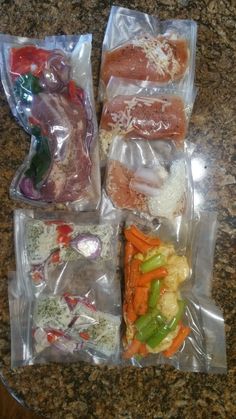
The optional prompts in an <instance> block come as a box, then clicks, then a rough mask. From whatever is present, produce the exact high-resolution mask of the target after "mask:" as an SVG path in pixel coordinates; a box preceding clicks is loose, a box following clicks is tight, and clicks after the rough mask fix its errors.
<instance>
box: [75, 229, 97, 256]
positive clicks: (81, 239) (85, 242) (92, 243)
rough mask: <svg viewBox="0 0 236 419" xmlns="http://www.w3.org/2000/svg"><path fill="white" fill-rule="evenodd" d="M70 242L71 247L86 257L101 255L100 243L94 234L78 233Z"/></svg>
mask: <svg viewBox="0 0 236 419" xmlns="http://www.w3.org/2000/svg"><path fill="white" fill-rule="evenodd" d="M70 244H71V247H73V249H75V250H77V252H79V253H80V254H81V255H83V256H84V257H86V258H88V259H97V258H99V257H100V256H101V252H102V243H101V240H100V238H99V237H98V236H95V235H94V234H79V235H78V236H77V237H75V238H74V239H73V240H72V241H71V243H70Z"/></svg>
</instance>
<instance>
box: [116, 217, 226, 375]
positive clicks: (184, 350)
mask: <svg viewBox="0 0 236 419" xmlns="http://www.w3.org/2000/svg"><path fill="white" fill-rule="evenodd" d="M131 218H132V217H131ZM213 218H214V216H213V217H212V215H209V214H208V215H206V214H203V215H202V217H200V219H199V220H198V222H196V225H195V228H194V229H193V237H194V239H193V241H192V243H190V245H189V246H190V247H191V250H190V247H189V249H185V251H184V252H183V249H182V251H180V247H179V245H178V243H176V246H174V244H173V242H171V241H170V240H169V238H166V239H165V238H164V234H163V233H164V231H163V230H162V227H161V226H160V225H159V226H158V228H155V227H154V226H152V230H151V228H149V230H148V228H147V223H145V225H142V222H141V224H138V223H137V220H135V221H136V222H135V221H131V222H128V223H127V226H126V227H125V229H124V238H125V249H124V290H123V318H124V322H125V333H124V335H123V348H124V350H123V354H122V357H123V362H124V363H125V364H129V363H131V364H132V365H136V366H146V365H156V364H163V363H167V364H171V365H174V366H175V367H177V368H179V369H182V370H189V371H213V372H214V371H217V372H224V371H225V368H226V360H225V346H224V345H225V340H224V326H223V318H222V316H221V314H220V312H219V310H218V309H217V308H216V307H215V306H214V304H213V302H212V301H211V300H210V298H209V295H207V292H206V288H205V289H204V286H205V285H206V284H204V285H203V287H202V289H201V292H199V290H200V288H201V287H200V284H201V283H203V281H204V279H205V280H206V282H207V281H209V276H210V270H211V260H210V259H211V258H210V255H211V256H212V252H211V249H212V246H213V248H214V242H211V240H209V241H208V242H207V234H208V233H210V232H211V233H212V231H214V229H215V220H214V219H213ZM207 223H208V225H207ZM149 227H151V226H149ZM209 237H211V239H212V238H213V236H212V234H210V235H209V236H208V238H209ZM199 241H201V242H202V246H203V248H204V249H205V252H206V253H205V256H206V255H208V254H209V259H208V260H203V254H202V252H201V255H200V257H201V260H199V255H198V260H197V264H196V265H195V267H194V266H193V263H192V260H194V259H193V258H194V254H195V251H196V248H197V247H198V244H197V243H199ZM207 271H208V273H209V275H208V278H206V272H207ZM202 272H204V274H205V278H203V277H200V278H199V276H201V275H202ZM208 285H209V282H208ZM216 341H218V342H221V343H220V345H221V352H220V353H219V348H215V347H214V345H212V343H213V342H214V343H216Z"/></svg>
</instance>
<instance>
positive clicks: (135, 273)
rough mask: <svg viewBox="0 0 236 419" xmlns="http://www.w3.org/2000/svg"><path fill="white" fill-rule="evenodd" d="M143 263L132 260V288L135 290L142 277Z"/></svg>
mask: <svg viewBox="0 0 236 419" xmlns="http://www.w3.org/2000/svg"><path fill="white" fill-rule="evenodd" d="M140 264H141V261H140V260H139V259H132V261H131V263H130V287H131V288H134V287H135V286H136V285H137V282H138V280H139V277H140V272H139V266H140Z"/></svg>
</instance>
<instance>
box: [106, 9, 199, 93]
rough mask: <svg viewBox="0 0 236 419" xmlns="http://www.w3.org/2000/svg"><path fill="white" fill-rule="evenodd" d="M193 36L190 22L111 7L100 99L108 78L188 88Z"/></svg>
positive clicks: (193, 48) (189, 85)
mask: <svg viewBox="0 0 236 419" xmlns="http://www.w3.org/2000/svg"><path fill="white" fill-rule="evenodd" d="M196 36H197V24H196V23H195V22H194V21H193V20H184V19H182V20H166V21H160V20H159V19H158V18H157V17H155V16H151V15H148V14H146V13H141V12H139V11H135V10H130V9H126V8H124V7H117V6H113V7H112V8H111V13H110V16H109V20H108V24H107V28H106V32H105V36H104V40H103V52H102V62H101V73H100V89H99V91H100V99H101V100H103V99H104V96H105V94H106V93H105V92H106V86H107V84H108V82H109V79H110V77H111V76H115V77H125V78H130V79H133V80H146V81H152V82H155V83H159V84H160V85H163V84H164V85H165V84H171V85H180V86H181V87H183V86H187V88H189V87H191V86H192V85H193V81H194V68H195V51H196Z"/></svg>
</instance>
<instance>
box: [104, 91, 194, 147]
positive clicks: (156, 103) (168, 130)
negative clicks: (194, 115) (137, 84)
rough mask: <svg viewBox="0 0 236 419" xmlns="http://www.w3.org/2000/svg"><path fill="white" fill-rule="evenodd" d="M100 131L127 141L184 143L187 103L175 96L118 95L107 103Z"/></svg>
mask: <svg viewBox="0 0 236 419" xmlns="http://www.w3.org/2000/svg"><path fill="white" fill-rule="evenodd" d="M100 128H101V129H104V130H106V131H111V130H114V131H115V132H116V133H119V134H122V135H124V136H125V137H126V138H142V139H148V140H167V139H171V140H175V141H183V140H184V138H185V134H186V129H187V121H186V115H185V110H184V102H183V100H182V99H181V97H179V96H173V95H171V96H170V95H165V96H163V95H162V96H158V97H152V96H146V97H142V96H131V95H130V96H121V95H118V96H116V97H115V98H114V99H112V100H109V101H107V102H106V103H105V105H104V107H103V113H102V118H101V124H100Z"/></svg>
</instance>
